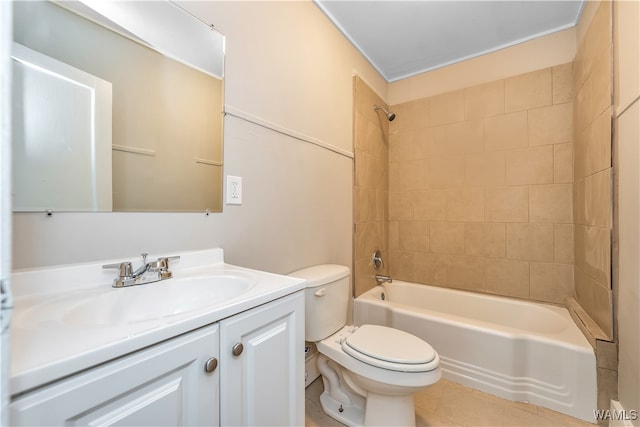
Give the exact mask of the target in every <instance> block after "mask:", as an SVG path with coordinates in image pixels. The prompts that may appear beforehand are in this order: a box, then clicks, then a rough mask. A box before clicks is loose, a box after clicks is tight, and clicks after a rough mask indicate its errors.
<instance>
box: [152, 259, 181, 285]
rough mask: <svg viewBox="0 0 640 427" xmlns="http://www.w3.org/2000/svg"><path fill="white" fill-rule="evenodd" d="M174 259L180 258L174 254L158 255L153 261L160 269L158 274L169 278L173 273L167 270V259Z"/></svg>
mask: <svg viewBox="0 0 640 427" xmlns="http://www.w3.org/2000/svg"><path fill="white" fill-rule="evenodd" d="M174 259H180V256H178V255H175V256H165V257H160V258H158V260H157V261H156V262H155V264H156V268H157V269H158V270H160V275H161V276H162V278H163V279H170V278H172V277H173V273H172V272H171V271H169V261H173V260H174Z"/></svg>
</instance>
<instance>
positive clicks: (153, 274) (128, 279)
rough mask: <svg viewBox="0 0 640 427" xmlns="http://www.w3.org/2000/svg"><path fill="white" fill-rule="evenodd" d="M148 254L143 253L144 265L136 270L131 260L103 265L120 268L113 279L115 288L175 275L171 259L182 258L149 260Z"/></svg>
mask: <svg viewBox="0 0 640 427" xmlns="http://www.w3.org/2000/svg"><path fill="white" fill-rule="evenodd" d="M148 255H149V254H146V253H144V254H142V265H141V266H140V267H139V268H138V269H137V270H136V271H133V266H132V264H131V262H129V261H125V262H119V263H116V264H107V265H103V266H102V268H117V269H118V277H116V278H115V279H113V287H114V288H124V287H127V286H134V285H144V284H146V283H153V282H159V281H160V280H165V279H170V278H172V277H173V273H172V272H171V270H169V261H172V260H174V259H180V257H179V256H169V257H160V258H158V259H157V260H155V261H151V262H147V256H148Z"/></svg>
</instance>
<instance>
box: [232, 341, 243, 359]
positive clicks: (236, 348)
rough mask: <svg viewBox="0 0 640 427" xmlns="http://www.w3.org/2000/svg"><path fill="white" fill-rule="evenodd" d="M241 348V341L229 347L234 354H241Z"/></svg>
mask: <svg viewBox="0 0 640 427" xmlns="http://www.w3.org/2000/svg"><path fill="white" fill-rule="evenodd" d="M242 350H244V346H243V345H242V343H241V342H239V343H236V344H235V345H234V346H233V348H231V353H232V354H233V355H234V356H240V355H241V354H242Z"/></svg>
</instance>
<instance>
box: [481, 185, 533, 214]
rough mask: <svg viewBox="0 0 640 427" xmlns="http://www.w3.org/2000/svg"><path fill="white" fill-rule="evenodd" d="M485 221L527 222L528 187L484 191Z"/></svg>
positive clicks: (496, 188) (497, 188) (498, 188)
mask: <svg viewBox="0 0 640 427" xmlns="http://www.w3.org/2000/svg"><path fill="white" fill-rule="evenodd" d="M485 204H486V219H487V221H492V222H495V221H498V222H500V221H503V222H527V221H529V187H528V186H514V187H495V188H487V189H486V190H485Z"/></svg>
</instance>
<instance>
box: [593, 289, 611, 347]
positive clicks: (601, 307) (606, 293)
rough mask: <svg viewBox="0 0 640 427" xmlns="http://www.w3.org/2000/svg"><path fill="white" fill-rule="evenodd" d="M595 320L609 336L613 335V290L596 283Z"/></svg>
mask: <svg viewBox="0 0 640 427" xmlns="http://www.w3.org/2000/svg"><path fill="white" fill-rule="evenodd" d="M591 317H593V320H595V321H596V323H597V324H598V326H600V328H602V330H603V331H604V332H605V333H606V334H607V335H608V336H609V337H613V305H612V292H611V289H607V288H605V287H603V286H600V285H598V284H596V285H595V286H594V287H593V314H592V315H591Z"/></svg>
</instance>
